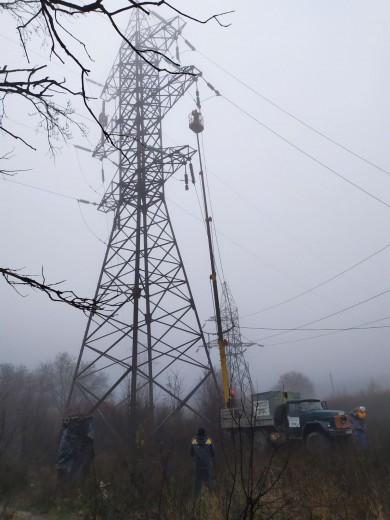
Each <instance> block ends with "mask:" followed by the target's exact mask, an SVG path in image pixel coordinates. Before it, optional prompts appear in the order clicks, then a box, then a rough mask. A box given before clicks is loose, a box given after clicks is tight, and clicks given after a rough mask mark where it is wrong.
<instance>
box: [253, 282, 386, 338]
mask: <svg viewBox="0 0 390 520" xmlns="http://www.w3.org/2000/svg"><path fill="white" fill-rule="evenodd" d="M389 292H390V289H387V290H386V291H382V292H381V293H379V294H376V295H374V296H370V298H366V299H365V300H362V301H360V302H358V303H354V304H353V305H350V306H349V307H345V308H344V309H341V310H339V311H336V312H333V313H332V314H328V315H327V316H323V317H322V318H318V319H317V320H313V321H310V322H309V323H304V324H303V325H299V327H293V328H291V329H289V330H287V331H284V332H278V333H277V334H272V336H266V337H264V338H260V339H259V341H263V340H265V339H269V338H274V337H275V336H280V335H282V334H287V332H292V331H295V330H299V329H301V328H302V327H307V326H308V325H313V323H318V322H319V321H323V320H326V319H327V318H332V317H333V316H337V315H338V314H341V313H342V312H345V311H348V310H350V309H353V308H355V307H358V306H359V305H362V304H363V303H367V302H369V301H372V300H375V299H376V298H379V297H380V296H383V295H384V294H387V293H389Z"/></svg>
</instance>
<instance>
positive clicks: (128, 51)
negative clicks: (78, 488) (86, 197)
mask: <svg viewBox="0 0 390 520" xmlns="http://www.w3.org/2000/svg"><path fill="white" fill-rule="evenodd" d="M134 11H135V12H134V14H133V15H132V18H131V20H130V23H129V25H128V28H127V31H126V37H127V39H128V40H129V41H131V42H132V43H133V44H134V48H130V47H129V45H128V44H127V43H126V42H123V43H122V45H121V47H120V50H119V54H118V57H117V60H116V62H115V64H114V66H113V68H112V70H111V73H110V75H109V77H108V79H107V82H106V84H105V86H104V88H103V92H102V98H103V107H104V106H105V105H104V103H107V104H108V105H110V104H112V103H114V104H115V109H114V113H113V115H112V117H111V118H110V120H109V121H108V118H107V116H106V115H105V113H104V112H105V109H103V113H102V115H101V119H100V121H101V122H102V124H107V126H106V130H107V133H108V134H109V135H111V136H112V142H110V141H108V140H106V139H104V138H103V137H102V139H101V141H100V143H99V144H98V146H97V147H96V149H95V151H94V153H93V155H94V156H95V157H97V158H99V159H101V160H103V159H104V158H106V157H109V156H113V155H118V156H119V164H118V171H117V173H116V176H115V177H114V180H113V182H112V183H111V185H110V187H109V189H108V190H107V192H106V194H105V195H104V197H103V200H102V202H101V204H100V208H99V209H100V210H101V211H104V212H110V211H112V212H113V225H112V230H111V233H110V236H109V240H108V245H107V249H106V253H105V256H104V260H103V265H102V268H101V271H100V275H99V280H98V284H97V289H96V295H95V297H96V300H97V303H98V304H99V303H100V302H106V304H107V303H108V304H109V307H108V309H110V310H109V312H108V313H107V314H105V315H103V314H101V313H97V312H94V313H91V315H90V316H89V319H88V323H87V327H86V330H85V334H84V338H83V341H82V345H81V350H80V355H79V358H78V362H77V368H76V373H75V377H74V382H73V385H72V390H71V393H70V396H69V400H68V410H69V409H71V405H72V401H74V399H75V394H77V395H80V392H81V393H82V394H83V396H84V399H85V398H86V399H87V400H88V402H89V409H88V410H85V413H87V414H91V413H92V412H94V411H95V410H96V409H98V408H99V406H100V405H101V404H102V403H103V402H104V401H105V400H106V399H107V398H108V397H109V396H111V395H112V394H113V393H114V392H115V391H116V390H117V389H118V388H120V387H121V386H122V385H123V384H124V382H126V384H127V385H128V388H129V389H130V391H129V394H128V395H129V396H128V405H129V409H130V418H131V421H132V423H133V424H134V427H136V423H137V420H138V410H139V404H138V403H139V397H140V395H142V400H143V403H145V400H146V401H147V404H146V408H147V409H148V410H149V411H150V417H151V419H152V421H153V410H154V409H155V405H156V402H157V401H159V400H160V401H161V400H164V399H166V400H168V401H169V402H170V404H171V407H170V411H169V412H168V413H167V415H166V416H165V417H162V418H160V419H159V424H157V423H156V421H155V423H154V428H155V429H157V428H158V427H159V426H161V425H162V424H164V423H165V422H166V420H167V419H168V418H169V417H170V416H171V415H172V414H174V413H175V412H176V411H177V410H179V409H181V408H182V407H187V408H190V409H191V410H192V411H194V410H193V406H192V404H191V398H192V397H193V396H194V395H195V393H196V392H197V390H198V389H199V388H200V387H201V385H202V384H203V383H204V382H205V381H206V380H207V379H208V378H209V377H211V378H212V379H213V381H214V383H215V384H217V382H216V378H215V374H214V371H213V368H212V364H211V359H210V354H209V350H208V347H207V345H206V342H205V339H204V335H203V331H202V328H201V324H200V321H199V317H198V313H197V309H196V306H195V303H194V300H193V296H192V293H191V289H190V286H189V283H188V278H187V274H186V270H185V268H184V265H183V261H182V257H181V255H180V252H179V248H178V244H177V242H176V238H175V235H174V231H173V228H172V223H171V220H170V216H169V213H168V208H167V204H166V200H165V182H166V181H167V180H168V179H169V178H170V177H171V176H172V175H173V174H174V173H175V172H177V171H178V169H179V168H181V167H182V166H183V165H185V164H186V163H187V162H189V161H190V159H191V157H192V156H193V155H194V153H195V151H194V150H192V149H190V148H189V147H188V146H179V147H171V148H163V145H162V128H161V122H162V120H163V118H164V117H165V116H166V114H167V113H168V111H169V110H171V108H172V107H173V106H174V105H175V104H176V102H177V101H178V100H179V99H180V98H181V97H182V96H183V95H184V93H185V92H186V91H187V90H188V88H189V87H190V86H191V85H192V84H193V83H194V81H195V80H196V75H197V73H198V71H197V70H195V69H194V68H193V67H180V68H174V67H172V66H169V65H167V60H166V59H165V58H166V57H167V56H170V49H171V48H172V49H173V50H176V56H178V51H177V47H176V49H175V45H177V39H178V36H179V35H180V34H181V32H182V30H183V27H184V25H185V24H184V22H183V21H182V20H181V19H180V18H179V17H175V18H172V19H171V20H167V21H166V20H162V19H160V18H159V19H158V21H157V22H155V23H153V22H152V23H151V22H150V19H151V18H152V17H151V16H149V17H147V16H145V15H144V14H143V13H141V12H140V10H139V9H135V10H134ZM135 49H137V51H138V52H137V51H136V50H135ZM166 68H170V69H171V70H174V74H172V73H171V72H169V71H168V70H164V69H166ZM116 160H117V159H116ZM99 371H104V373H105V374H109V377H110V384H109V388H106V389H105V390H104V391H99V389H91V386H90V385H89V383H88V381H89V378H90V376H91V373H97V372H99ZM172 372H175V373H176V374H177V373H179V374H180V376H181V377H182V379H183V380H185V387H184V388H182V389H181V392H177V393H175V391H174V390H172V386H170V385H169V384H168V380H169V377H170V375H171V374H172ZM178 394H180V395H178ZM145 396H146V397H145ZM172 402H173V403H174V407H173V409H172ZM144 406H145V404H144ZM159 417H160V415H159Z"/></svg>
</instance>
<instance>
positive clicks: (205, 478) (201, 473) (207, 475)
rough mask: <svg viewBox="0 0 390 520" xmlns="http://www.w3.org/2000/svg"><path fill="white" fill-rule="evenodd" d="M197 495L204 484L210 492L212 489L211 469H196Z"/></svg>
mask: <svg viewBox="0 0 390 520" xmlns="http://www.w3.org/2000/svg"><path fill="white" fill-rule="evenodd" d="M194 470H195V495H199V493H200V489H201V487H202V482H203V484H204V485H205V486H206V487H207V488H208V489H209V490H210V489H211V467H209V468H204V467H198V468H197V467H195V468H194Z"/></svg>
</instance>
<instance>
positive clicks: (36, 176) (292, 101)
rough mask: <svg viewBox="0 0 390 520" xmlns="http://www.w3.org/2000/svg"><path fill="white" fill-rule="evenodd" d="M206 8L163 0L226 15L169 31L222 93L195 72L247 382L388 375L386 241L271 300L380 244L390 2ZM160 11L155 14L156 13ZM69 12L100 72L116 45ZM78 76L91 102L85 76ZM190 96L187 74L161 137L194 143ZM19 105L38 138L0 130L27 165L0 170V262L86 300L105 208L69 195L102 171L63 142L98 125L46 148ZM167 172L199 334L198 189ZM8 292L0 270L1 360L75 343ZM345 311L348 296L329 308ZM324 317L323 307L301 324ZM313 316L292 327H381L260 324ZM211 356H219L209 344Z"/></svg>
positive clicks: (102, 29) (72, 327)
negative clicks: (179, 36) (27, 142)
mask: <svg viewBox="0 0 390 520" xmlns="http://www.w3.org/2000/svg"><path fill="white" fill-rule="evenodd" d="M210 4H211V3H210V2H206V1H200V2H196V4H195V3H193V4H192V6H191V8H189V7H188V2H184V1H181V2H175V5H176V6H178V7H179V8H181V9H183V10H187V11H188V10H189V9H191V11H190V13H191V14H192V15H193V16H198V17H199V18H202V19H205V18H207V17H208V16H210V15H211V14H214V13H217V12H222V11H229V10H234V13H232V14H228V15H226V16H225V17H224V21H225V22H226V23H231V25H230V26H229V27H227V28H223V27H220V26H219V25H218V24H217V23H215V22H212V21H211V22H209V23H208V24H206V25H203V24H197V23H195V22H191V21H188V23H187V26H186V27H185V30H184V33H183V34H184V37H185V38H186V39H187V40H189V41H190V42H191V43H192V44H193V45H194V46H195V47H196V49H197V50H198V51H199V52H192V51H190V50H189V48H188V47H187V46H186V45H185V44H184V43H183V41H182V40H181V41H180V42H179V45H180V51H181V52H182V54H181V60H182V64H189V65H191V64H194V65H196V66H197V67H198V68H199V69H200V70H202V72H203V73H204V78H205V79H206V81H208V82H209V83H211V84H212V85H213V86H214V87H215V88H216V89H217V90H219V91H220V93H221V94H222V96H220V97H216V96H214V95H213V92H212V91H211V90H210V89H208V87H207V86H206V84H205V82H200V83H199V87H200V89H199V90H200V97H201V100H202V113H203V116H204V118H205V132H204V134H203V135H202V142H203V146H204V153H205V161H206V171H207V180H208V189H209V192H210V196H211V202H212V214H213V221H214V224H215V228H216V231H217V237H218V244H217V246H218V248H217V249H216V251H217V254H218V269H219V271H218V275H219V279H220V280H222V281H223V280H225V281H226V282H227V283H228V285H229V288H230V290H231V292H232V294H233V296H234V298H235V301H236V303H237V306H238V308H239V312H240V316H241V318H240V325H241V332H242V334H243V338H244V340H245V341H251V342H254V343H255V344H257V345H253V346H251V347H249V348H248V350H247V352H246V356H247V359H248V361H249V363H250V370H251V374H252V378H253V380H254V383H255V386H256V388H257V389H258V390H260V391H263V390H267V389H268V388H269V387H270V386H272V385H274V384H275V383H276V381H277V379H278V377H279V375H280V374H282V373H283V372H286V371H289V370H295V371H301V372H304V373H305V374H306V375H307V376H308V377H310V378H311V379H312V380H313V382H314V383H315V384H316V386H317V388H318V389H319V392H322V393H329V392H330V389H331V387H330V376H329V374H332V378H333V382H334V385H335V388H336V390H345V389H348V388H349V385H351V384H352V383H353V384H355V385H357V386H358V387H359V386H360V387H362V386H366V385H367V382H368V381H369V379H370V378H371V377H374V378H377V379H378V381H379V382H381V383H382V384H384V383H386V381H388V379H389V372H390V370H389V355H388V345H389V332H388V331H389V329H388V328H386V326H387V327H389V326H390V296H389V295H390V292H387V293H386V292H385V291H388V290H390V285H389V284H390V276H389V274H390V272H389V271H390V267H389V266H390V262H389V260H390V247H389V248H387V249H384V250H383V251H382V252H381V253H379V254H377V255H375V256H373V257H372V258H371V259H369V260H367V261H366V262H364V263H362V264H361V265H359V266H357V267H356V268H354V269H351V270H349V271H348V272H347V273H345V274H343V275H342V276H339V277H337V278H335V279H334V280H333V281H331V282H329V283H326V284H324V285H322V286H321V287H319V288H317V289H316V290H313V291H310V292H308V293H307V294H305V295H303V296H301V297H297V298H295V299H293V300H291V301H290V302H288V303H285V304H283V305H278V304H280V303H281V302H283V301H285V300H288V299H291V298H294V297H295V296H297V295H299V294H300V293H303V292H305V291H307V290H309V289H311V288H312V287H314V286H317V285H319V284H321V283H322V282H324V281H326V280H328V279H330V278H332V277H334V276H336V275H337V274H339V273H341V272H342V271H344V270H347V269H348V268H350V267H351V266H353V265H355V264H357V263H359V262H360V261H362V260H363V259H365V258H367V257H369V256H370V255H372V254H373V253H375V252H376V251H378V250H380V249H382V248H384V247H385V246H387V245H388V244H390V235H389V232H388V229H389V226H388V222H389V215H390V177H389V175H390V173H389V172H390V161H389V154H388V143H389V138H390V135H389V134H390V132H389V124H388V121H389V116H390V101H389V95H388V92H389V87H390V85H389V83H390V74H389V65H388V56H389V50H390V48H389V47H390V45H389V34H390V32H389V23H390V22H389V21H390V6H389V5H388V3H387V2H385V1H375V0H374V1H373V2H363V1H357V0H354V1H344V0H341V1H340V0H339V1H337V2H336V1H329V0H317V1H316V2H313V1H300V2H297V1H295V0H292V1H289V2H285V1H284V2H283V1H275V0H273V1H272V2H271V1H268V2H263V1H253V0H252V1H248V2H233V1H232V0H224V1H222V0H221V1H215V2H212V5H210ZM159 12H160V13H161V14H162V15H163V16H166V17H169V16H170V15H169V10H167V9H164V10H159ZM126 20H127V19H126V17H124V19H123V21H122V25H123V27H125V26H126ZM74 25H75V29H76V30H80V29H82V30H83V36H84V35H85V38H86V41H87V45H88V48H89V50H90V53H91V55H92V56H93V58H94V60H95V61H94V62H93V63H89V66H90V67H91V76H90V77H91V78H92V79H93V80H94V81H97V82H99V83H101V84H103V83H104V82H105V80H106V77H107V75H108V73H109V71H110V69H111V66H112V64H113V62H114V60H115V57H116V54H117V51H118V49H119V44H120V43H119V41H118V39H116V38H114V37H110V33H109V30H108V27H107V24H105V22H104V20H103V19H102V18H101V17H99V16H94V17H92V18H91V19H90V21H89V22H88V25H87V26H85V25H83V22H82V20H78V21H76V22H74ZM102 34H106V35H107V37H104V38H103V37H102V36H101V35H102ZM0 41H1V49H2V50H1V55H2V57H3V60H2V61H3V62H5V61H6V62H7V63H10V64H12V63H13V61H14V62H15V63H18V60H19V59H20V56H21V55H22V50H21V48H20V46H18V44H17V41H16V34H15V32H13V31H12V30H11V25H9V26H8V27H7V28H6V29H4V31H2V36H1V37H0ZM32 48H33V49H34V50H35V52H36V54H32V55H31V56H32V62H33V64H38V63H41V62H42V61H44V59H43V58H42V56H44V55H47V54H48V50H47V49H44V48H41V45H40V42H39V41H33V42H32ZM5 58H7V60H5ZM210 60H211V61H210ZM85 61H86V62H87V61H88V60H87V58H86V57H85ZM212 62H215V63H217V64H218V65H219V66H220V67H222V68H223V69H225V70H226V71H228V72H229V73H230V74H232V75H233V76H235V77H236V78H238V79H239V80H240V81H241V82H242V83H240V82H239V81H237V80H235V79H233V78H232V77H231V76H230V75H228V74H226V73H225V72H223V70H221V68H218V66H216V65H215V64H214V63H212ZM51 68H52V70H53V71H55V72H56V73H57V74H59V75H62V76H66V78H67V80H69V82H70V84H71V85H72V84H73V82H74V81H75V80H76V75H75V74H74V71H75V67H74V65H72V64H70V63H67V64H66V65H65V67H63V66H61V65H60V64H59V65H51ZM244 84H246V85H247V87H246V86H245V85H244ZM248 87H250V88H248ZM89 88H90V95H91V96H96V98H98V97H99V94H100V88H99V87H98V86H96V85H94V84H89ZM251 89H252V90H251ZM254 91H255V92H254ZM256 92H257V94H256ZM194 95H195V88H192V89H191V90H190V91H189V93H187V95H186V96H185V97H184V98H183V99H181V100H180V102H179V103H178V104H177V106H176V107H175V108H174V109H173V110H172V111H171V112H170V113H169V115H168V117H167V118H166V121H165V120H164V122H163V140H164V145H165V146H172V145H177V144H189V145H190V146H192V147H194V148H195V136H194V134H192V133H191V131H190V130H189V129H188V119H187V116H188V114H189V113H190V112H191V110H193V108H195V106H194V101H193V98H194ZM261 96H264V97H265V98H267V99H269V100H270V101H272V102H273V103H274V104H275V105H277V106H279V107H281V108H283V109H284V110H285V111H286V112H288V113H290V114H292V115H293V116H295V118H297V119H299V120H301V121H303V122H304V123H306V124H307V125H309V126H310V127H312V128H314V129H315V130H317V131H318V132H320V133H322V134H325V135H326V136H328V137H330V138H331V139H332V140H333V141H335V142H336V143H338V144H340V145H342V146H343V147H344V148H342V147H340V146H337V145H336V144H335V143H334V142H330V141H329V140H327V139H325V138H324V137H322V136H321V135H319V134H318V133H316V132H314V131H313V130H312V129H310V128H309V127H308V126H304V125H303V124H302V123H300V122H299V121H297V119H294V118H293V117H291V116H290V115H288V114H287V113H286V112H283V111H281V110H279V109H278V108H277V107H276V106H275V105H272V104H271V103H269V102H267V101H266V100H265V99H264V98H263V97H261ZM63 103H65V100H64V101H63ZM100 105H101V103H100V101H99V99H96V101H93V106H94V107H95V109H96V112H97V113H99V111H100ZM234 105H237V106H238V107H239V108H237V107H235V106H234ZM75 108H76V112H77V113H78V114H79V116H78V117H79V120H80V121H84V122H85V123H86V124H88V125H90V123H89V121H88V119H90V116H89V115H88V114H87V113H86V111H85V109H84V108H83V106H82V104H81V103H80V102H77V101H76V102H75ZM30 112H31V110H30ZM27 113H28V110H27V112H26V108H23V105H22V103H20V102H18V101H17V100H14V101H12V102H10V103H9V105H8V106H7V116H8V118H9V119H10V124H12V128H13V129H14V130H15V132H19V133H21V132H23V135H24V136H26V137H28V138H31V139H32V140H33V142H34V145H37V147H38V151H37V152H32V151H31V150H29V149H27V148H26V147H23V146H22V145H21V143H14V142H12V141H11V140H10V139H9V138H7V137H4V136H2V140H1V144H0V152H1V154H3V153H4V152H6V151H8V150H10V149H13V148H15V151H14V153H13V155H14V158H13V159H12V167H14V168H21V169H29V171H26V172H21V173H19V174H18V175H17V176H15V177H13V178H12V179H10V180H8V181H7V180H5V179H4V178H3V179H0V180H1V184H0V186H1V189H0V207H1V215H2V218H1V221H0V226H1V237H2V247H1V266H3V267H9V268H14V269H15V268H24V270H23V273H25V274H30V275H31V274H36V275H39V274H40V272H41V269H42V266H43V267H44V273H45V276H46V280H47V281H48V282H57V281H61V280H65V282H64V284H63V286H62V287H63V288H64V289H65V288H66V289H72V290H73V291H75V292H76V293H77V294H79V295H81V296H85V297H93V294H94V291H95V288H96V284H97V279H98V275H99V271H100V267H101V263H102V260H103V255H104V251H105V245H104V243H103V242H104V241H105V240H106V239H107V236H108V233H109V230H110V227H111V215H106V214H103V213H100V212H98V211H97V210H96V207H95V206H92V205H85V204H84V205H83V204H79V203H78V202H77V201H76V199H85V200H88V201H91V202H95V203H98V202H100V199H101V197H102V195H103V193H104V190H105V188H107V186H108V181H109V180H110V176H112V175H113V174H114V169H112V168H111V167H110V165H109V164H104V168H105V173H106V177H107V179H106V183H105V185H104V186H103V185H102V182H101V173H100V169H101V164H100V162H98V161H97V160H95V159H92V157H91V154H88V153H87V152H83V151H81V150H80V149H77V148H75V147H74V146H73V145H74V144H77V145H80V146H84V147H87V148H92V149H93V148H94V146H95V144H96V143H97V141H98V139H99V131H98V130H97V129H96V128H94V127H93V126H92V124H91V128H90V131H89V134H88V138H84V137H83V136H81V135H80V133H79V132H78V131H77V130H75V131H74V138H73V140H72V141H70V142H69V143H67V144H64V145H63V148H62V151H61V152H60V154H59V155H58V156H57V157H56V159H55V160H53V159H52V158H51V157H50V156H49V155H48V154H47V148H48V147H47V144H46V142H45V137H44V135H43V134H41V133H36V132H35V128H36V121H35V120H34V118H33V117H32V116H28V115H26V114H27ZM85 118H87V119H85ZM288 142H290V143H292V144H289V143H288ZM345 148H346V149H345ZM348 150H351V151H352V152H354V153H355V154H358V155H359V156H361V157H363V158H364V159H366V160H367V161H369V162H371V163H373V164H374V165H376V166H379V167H380V168H382V169H383V170H385V171H381V170H380V169H379V168H376V167H374V166H373V165H372V164H369V163H368V162H366V161H364V160H362V159H361V158H359V157H356V156H355V155H352V154H351V153H349V152H348ZM321 163H322V164H321ZM339 175H341V176H343V177H344V178H345V179H347V180H344V179H342V178H341V177H340V176H339ZM174 177H175V178H173V179H171V180H170V181H169V182H168V186H167V199H168V207H169V210H170V212H171V216H172V221H173V226H174V231H175V233H176V236H177V240H178V244H179V248H180V251H181V253H182V255H183V259H184V263H185V267H186V270H187V273H188V276H189V279H190V284H191V288H192V290H193V292H194V297H195V302H196V305H197V307H198V311H199V314H200V317H201V321H202V323H205V327H204V328H205V330H206V332H215V331H214V328H213V327H214V325H213V324H212V323H211V322H207V320H208V319H209V318H210V316H212V315H213V314H214V312H213V308H212V297H211V293H210V286H209V274H210V273H209V271H210V267H209V260H208V255H207V238H206V234H205V229H204V224H203V221H202V217H201V213H200V210H199V204H198V199H197V196H196V192H195V190H194V189H193V188H191V189H190V190H189V191H188V192H185V191H184V185H183V182H181V180H182V178H183V172H180V173H178V174H176V175H175V176H174ZM11 181H12V182H11ZM348 181H350V182H348ZM20 183H23V184H28V185H30V186H33V187H35V188H38V189H32V188H28V187H26V186H23V185H22V184H20ZM351 183H353V184H355V185H357V186H358V187H359V188H361V189H359V188H358V187H356V186H354V185H353V184H351ZM197 189H198V192H199V186H197ZM42 190H46V191H42ZM363 190H365V192H364V191H363ZM49 192H55V193H49ZM366 192H368V193H366ZM377 199H380V200H377ZM381 201H382V202H381ZM21 293H22V294H23V295H25V297H22V296H20V295H18V294H16V293H15V291H14V290H13V289H12V288H10V287H9V286H7V284H6V283H5V282H4V281H3V280H0V302H1V307H0V309H1V328H0V362H11V363H16V364H19V363H23V364H26V365H27V366H30V367H33V366H36V365H37V364H38V363H39V362H40V361H45V360H48V359H51V358H53V357H54V356H55V354H56V353H58V352H63V351H67V352H69V353H70V354H72V355H77V354H78V352H79V349H80V346H81V341H82V336H83V333H84V330H85V326H86V322H87V318H86V317H85V316H84V315H83V314H82V313H81V312H80V311H77V310H75V309H72V308H69V307H67V306H66V305H63V304H59V303H57V304H56V303H52V302H50V300H49V299H48V298H47V297H46V296H45V295H43V294H38V293H34V292H33V291H32V290H31V289H28V288H23V289H21ZM380 293H384V294H382V295H381V296H377V295H378V294H380ZM368 299H370V301H367V302H366V303H363V304H360V305H357V304H358V303H359V302H362V301H363V300H368ZM273 306H275V307H274V308H272V309H269V310H266V311H264V309H266V308H268V307H273ZM347 307H353V308H351V309H350V310H347V311H345V312H340V313H338V312H339V311H341V310H343V309H345V308H347ZM259 311H262V312H259ZM336 313H338V314H336ZM328 315H333V316H331V317H329V318H327V319H323V320H321V321H317V320H320V319H321V318H323V317H325V316H328ZM384 318H386V319H384ZM378 320H381V321H378ZM314 321H316V323H313V324H312V325H308V327H307V328H312V329H338V328H353V327H358V326H362V325H363V324H366V323H370V322H375V323H372V324H371V325H366V327H368V326H371V327H374V326H375V327H381V328H371V329H366V330H348V331H343V332H337V333H334V332H335V331H329V330H328V331H325V330H324V331H320V330H317V331H316V330H311V331H299V330H295V331H291V332H287V333H283V334H281V332H283V331H281V330H261V329H260V328H263V329H266V328H268V329H291V328H298V327H300V326H302V325H304V324H307V323H311V322H314ZM330 332H333V333H330ZM274 334H275V335H276V334H279V335H277V336H275V337H271V336H272V335H274ZM312 336H318V337H312ZM310 337H312V338H311V339H310ZM308 338H309V339H308ZM259 344H261V345H264V346H263V347H260V346H259ZM212 355H213V360H215V363H216V367H218V356H217V352H213V353H212Z"/></svg>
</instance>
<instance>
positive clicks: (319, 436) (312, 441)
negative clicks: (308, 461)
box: [306, 432, 330, 453]
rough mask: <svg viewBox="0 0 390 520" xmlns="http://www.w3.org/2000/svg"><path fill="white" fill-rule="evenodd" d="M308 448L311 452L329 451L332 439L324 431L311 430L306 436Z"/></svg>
mask: <svg viewBox="0 0 390 520" xmlns="http://www.w3.org/2000/svg"><path fill="white" fill-rule="evenodd" d="M306 448H307V449H308V451H309V452H310V453H328V452H329V450H330V440H329V438H328V437H327V436H326V435H325V434H324V433H321V432H311V433H309V435H308V436H307V437H306Z"/></svg>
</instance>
